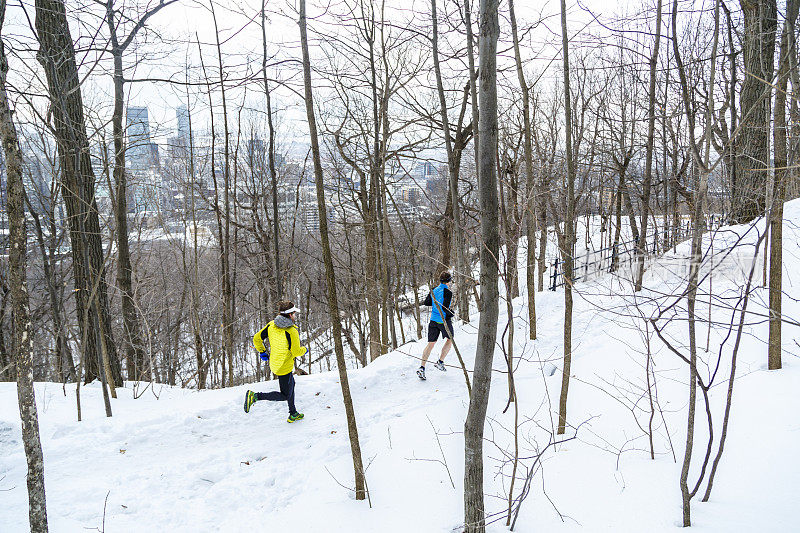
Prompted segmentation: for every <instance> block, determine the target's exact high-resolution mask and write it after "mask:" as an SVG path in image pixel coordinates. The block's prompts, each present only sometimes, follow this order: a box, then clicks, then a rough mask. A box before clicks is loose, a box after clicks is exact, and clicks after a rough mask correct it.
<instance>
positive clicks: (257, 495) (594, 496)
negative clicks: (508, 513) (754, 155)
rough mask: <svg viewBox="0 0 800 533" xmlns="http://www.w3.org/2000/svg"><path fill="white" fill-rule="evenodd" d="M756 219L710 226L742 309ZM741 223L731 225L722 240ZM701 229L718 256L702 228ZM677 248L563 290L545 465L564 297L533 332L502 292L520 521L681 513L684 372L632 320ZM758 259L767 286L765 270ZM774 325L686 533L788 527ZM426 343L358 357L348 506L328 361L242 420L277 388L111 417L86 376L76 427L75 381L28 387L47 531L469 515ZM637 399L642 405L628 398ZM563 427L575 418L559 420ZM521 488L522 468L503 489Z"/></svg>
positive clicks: (3, 461)
mask: <svg viewBox="0 0 800 533" xmlns="http://www.w3.org/2000/svg"><path fill="white" fill-rule="evenodd" d="M785 216H786V222H787V224H786V230H785V235H784V239H785V244H784V263H785V265H784V290H785V292H786V296H785V297H784V313H785V315H786V316H787V317H790V318H793V319H795V320H796V319H797V318H798V317H800V304H798V301H797V300H798V297H800V291H799V290H798V288H797V286H796V283H797V281H796V280H795V279H794V277H795V273H796V272H800V229H798V226H800V202H792V203H790V204H787V206H786V213H785ZM762 226H763V225H762ZM756 234H757V232H756V231H755V230H752V231H749V232H747V228H746V227H735V228H726V229H725V230H723V231H720V232H717V234H716V236H715V238H714V239H713V242H714V244H713V258H714V265H715V270H714V273H713V276H710V277H707V278H706V282H705V284H704V286H703V287H701V292H703V291H704V290H707V288H708V283H709V281H710V282H711V283H713V292H714V294H716V295H719V296H720V302H728V303H729V304H730V305H734V304H735V301H736V300H735V296H736V295H738V294H739V293H740V292H741V286H742V285H743V283H744V281H745V279H746V275H745V274H746V271H747V270H748V269H749V264H750V261H751V259H752V255H753V246H752V244H753V243H754V242H755V241H756V238H757V236H756ZM737 235H744V237H743V239H742V241H741V242H740V243H739V246H737V247H736V248H735V250H733V252H732V253H729V252H731V248H730V247H731V246H732V245H733V244H734V243H735V242H736V241H738V240H739V239H738V237H737ZM707 244H708V246H709V250H710V246H711V239H710V238H709V239H708V242H707ZM520 253H521V254H522V253H524V249H522V250H520ZM687 253H688V248H687V245H686V244H684V245H681V246H680V247H678V249H677V250H676V251H675V252H674V254H671V255H670V256H668V257H664V258H662V259H661V260H660V261H659V262H656V263H654V264H652V265H651V269H650V271H649V272H648V274H647V276H646V278H645V285H646V288H645V290H644V291H642V292H641V293H639V294H638V295H636V296H635V297H634V295H633V293H632V292H631V290H630V286H629V283H627V282H625V281H624V280H622V279H620V278H615V277H611V276H604V277H601V278H599V279H597V280H595V281H592V282H589V283H586V284H581V285H578V286H577V289H578V292H579V294H578V296H577V299H576V306H575V315H574V335H573V338H574V357H573V361H572V372H571V374H572V380H571V383H570V389H569V404H568V405H569V410H568V421H569V423H570V424H571V425H572V426H573V427H575V426H578V425H580V428H579V430H578V432H577V438H576V439H574V440H571V441H569V442H566V443H563V444H560V445H558V446H556V447H551V448H549V449H546V450H544V453H543V455H542V461H541V463H539V464H538V465H534V461H533V459H530V457H531V456H533V455H535V454H536V453H538V452H537V450H538V451H541V450H543V449H544V448H545V446H546V445H547V442H548V439H549V437H550V433H551V432H552V428H553V427H554V425H555V424H556V423H557V415H556V412H557V408H558V394H559V391H560V387H561V372H560V371H558V368H560V364H561V362H560V360H561V355H562V337H563V332H562V327H563V294H562V292H561V291H560V290H559V291H558V292H550V291H545V292H543V293H538V294H537V298H536V305H537V314H538V339H537V340H536V341H530V340H527V337H528V335H527V325H526V317H527V308H526V304H525V300H526V298H525V296H524V294H523V296H522V297H520V298H517V299H515V300H514V302H513V309H514V312H513V317H514V322H515V326H516V327H515V347H514V358H515V359H514V360H515V365H516V372H515V380H516V389H517V396H518V407H519V417H518V420H519V422H520V428H519V446H520V456H521V457H523V459H522V461H521V464H520V468H519V470H518V476H524V475H525V472H526V469H527V468H530V467H532V466H537V471H536V474H535V475H534V476H533V478H532V480H533V482H532V484H531V489H530V493H529V495H528V497H527V499H526V500H525V502H524V503H523V504H522V509H521V512H520V515H519V518H518V520H517V522H516V528H515V530H516V531H523V532H524V531H615V532H637V533H638V532H645V531H646V532H659V531H673V530H675V529H676V528H679V527H680V519H681V498H680V491H679V485H678V482H679V475H680V462H681V460H682V457H683V451H684V447H685V442H686V411H687V385H686V382H687V379H688V369H687V368H686V365H685V364H684V363H682V362H681V361H680V359H679V358H678V357H677V356H675V355H674V354H672V353H670V352H669V351H668V350H667V349H666V348H665V346H664V345H663V343H661V342H660V341H659V340H658V338H657V337H655V336H654V335H653V330H652V327H651V326H648V327H647V328H645V321H644V320H642V318H638V319H637V318H635V316H639V313H640V312H641V314H642V316H645V317H649V316H652V315H653V313H654V312H655V311H654V310H655V308H656V306H657V305H660V306H661V307H662V308H664V307H665V306H666V305H668V304H669V303H672V302H673V301H674V297H673V296H672V293H673V292H675V291H676V290H680V287H681V286H682V282H681V280H682V276H685V269H684V267H685V265H684V263H683V262H682V258H683V257H685V256H686V255H687ZM710 257H711V256H710ZM523 264H524V263H523ZM707 264H709V265H710V259H709V261H708V262H707ZM757 268H758V269H757V271H756V281H757V282H760V278H761V273H760V272H761V270H760V268H761V267H760V266H758V267H757ZM707 270H708V269H707V268H706V270H705V272H707ZM521 279H524V274H523V275H522V276H521ZM766 294H767V293H766V291H765V290H764V289H757V290H756V292H755V293H754V296H753V298H752V300H751V302H750V307H749V310H751V311H754V312H756V313H763V312H764V304H765V302H766V298H767V296H766ZM500 310H501V315H500V328H499V330H500V332H501V333H502V331H503V328H504V327H505V325H506V322H507V319H508V317H507V313H506V306H505V302H501V305H500ZM704 313H706V314H707V313H708V309H707V307H706V306H705V305H702V304H701V305H699V306H698V314H699V315H700V316H705V315H704ZM713 313H714V314H713V319H714V321H715V322H718V323H719V326H718V327H717V328H714V329H713V330H712V331H711V332H710V333H709V332H708V328H707V326H706V325H705V324H702V325H700V326H699V328H698V337H699V339H700V340H699V344H700V357H701V360H702V364H701V366H700V368H701V374H702V375H703V376H704V379H705V376H707V375H708V374H709V373H710V372H713V371H714V369H715V367H716V362H717V355H718V353H719V345H720V342H722V341H723V340H724V339H725V334H726V333H727V329H728V328H727V327H725V325H726V324H728V323H729V322H730V321H731V312H730V311H725V310H724V309H716V310H715V311H714V312H713ZM666 316H668V315H664V317H665V318H664V319H663V320H661V321H659V322H657V323H658V324H659V326H665V330H664V331H665V334H666V335H668V336H669V337H668V338H670V339H671V340H672V342H674V344H675V345H676V346H678V347H679V349H680V348H683V346H684V344H685V342H686V333H685V331H686V322H685V321H681V322H673V323H670V324H669V325H667V323H666ZM679 316H685V313H684V314H682V315H679ZM753 321H754V322H757V320H756V319H755V318H754V319H753ZM758 322H763V321H758ZM477 323H478V315H477V314H476V315H474V316H473V318H472V321H471V323H470V324H458V325H457V330H458V331H457V334H456V341H457V343H458V347H459V349H460V351H461V353H462V354H463V355H464V358H465V360H466V363H467V367H468V368H471V367H472V363H473V360H474V351H475V341H476V328H477ZM766 332H767V326H766V324H765V323H754V324H753V325H751V326H749V327H748V328H747V330H746V335H744V336H743V338H742V346H741V348H740V351H739V361H738V371H737V376H738V378H737V381H736V386H735V390H734V396H733V409H732V414H731V423H730V428H729V431H728V440H727V443H726V447H725V454H724V455H723V458H722V461H721V463H720V466H719V470H718V472H717V476H716V479H715V484H714V491H713V493H712V495H711V499H710V501H709V502H708V503H701V502H700V501H699V500H700V498H701V497H702V494H703V492H704V490H705V484H703V485H702V486H701V488H700V491H699V493H698V495H697V496H696V497H695V499H694V501H693V506H692V519H693V526H694V529H695V530H697V531H703V532H711V531H718V532H723V531H724V532H731V531H743V532H750V531H753V532H766V531H775V532H785V531H798V530H800V506H798V501H800V489H798V480H800V458H799V457H798V452H800V418H798V416H797V410H798V406H800V361H798V352H799V351H800V348H798V344H797V342H798V339H800V328H798V327H794V326H791V325H788V324H787V325H785V326H784V337H783V342H784V349H785V351H784V358H783V364H784V368H783V370H781V371H777V372H768V371H766V370H765V369H766V346H765V341H766ZM648 339H649V344H650V347H651V351H652V356H653V366H654V369H655V379H656V386H657V398H656V399H657V404H656V409H655V415H654V421H653V429H654V431H653V441H654V448H655V453H656V458H655V460H651V459H650V452H649V439H648V438H647V436H646V435H645V433H644V431H643V430H642V429H641V428H640V425H641V426H643V427H644V428H647V427H648V420H649V414H650V409H649V403H648V399H647V396H646V394H644V393H643V391H644V384H645V380H646V374H645V353H646V346H647V340H648ZM706 342H708V346H709V350H708V351H706V350H705V348H706ZM423 346H424V342H415V343H409V344H406V345H404V346H402V347H401V348H400V349H399V350H397V351H395V352H392V353H390V354H388V355H385V356H383V357H381V358H380V359H379V360H377V361H376V362H374V363H372V364H370V365H369V366H368V367H366V368H363V369H358V370H353V371H351V372H350V385H351V389H352V392H353V398H354V401H355V409H356V415H357V418H358V426H359V431H360V437H361V447H362V453H363V457H364V463H365V465H368V469H367V481H368V485H369V490H370V499H371V508H370V505H369V504H368V503H367V502H358V501H355V499H354V498H353V494H352V492H351V491H349V490H348V489H347V488H345V487H347V486H350V485H352V461H351V458H350V448H349V444H348V438H347V428H346V425H345V417H344V409H343V406H342V401H341V393H340V389H339V384H338V374H336V373H321V374H314V375H310V376H298V378H297V403H298V407H299V408H300V410H301V411H303V412H304V413H305V415H306V418H305V420H303V421H302V422H300V423H295V424H287V423H286V414H287V413H286V407H285V404H277V403H270V402H260V403H257V404H256V405H255V406H254V407H253V409H252V410H251V412H250V414H245V413H244V412H243V411H242V405H241V404H242V398H243V394H244V391H245V390H247V388H251V389H254V390H259V391H267V390H272V389H275V388H277V382H264V383H257V384H253V385H249V386H247V387H244V386H243V387H237V388H232V389H224V390H213V391H192V390H180V389H175V388H169V387H165V386H159V385H157V386H155V387H154V388H153V389H148V390H147V391H146V392H145V393H144V394H143V395H142V396H141V397H140V398H138V399H133V397H132V396H133V389H132V388H131V387H126V388H124V389H119V390H118V393H119V398H118V399H117V400H114V401H113V402H112V404H113V408H114V417H113V418H110V419H107V418H106V417H105V416H104V412H103V402H102V398H101V395H100V389H99V388H98V387H96V386H90V387H86V388H83V389H82V392H81V397H82V403H83V414H84V421H83V422H76V414H75V389H74V386H69V387H68V388H67V389H66V395H65V394H64V390H63V389H62V387H61V386H60V385H58V384H52V383H41V384H37V387H36V392H37V404H38V408H39V417H40V426H41V433H42V441H43V448H44V457H45V475H46V488H47V498H48V514H49V519H50V524H51V530H52V531H58V532H61V531H76V532H77V531H86V530H87V529H93V528H99V529H100V530H103V531H107V532H117V531H148V532H149V531H192V532H196V531H246V530H248V529H257V530H267V531H302V532H305V531H314V532H317V531H325V532H327V531H347V532H356V533H360V532H374V531H381V532H392V531H398V532H400V531H402V532H404V533H405V532H407V531H419V532H427V531H433V532H435V531H452V530H457V529H458V528H459V525H460V524H461V520H462V516H463V511H462V508H463V504H462V478H463V462H464V458H463V436H462V433H461V431H462V428H463V423H464V417H465V413H466V409H467V392H466V387H465V385H464V377H463V374H462V372H461V370H460V368H458V367H457V366H455V365H457V364H458V362H457V359H456V357H455V353H451V355H450V356H449V357H448V360H447V362H448V363H449V364H450V365H453V366H451V367H450V368H449V369H448V371H447V372H446V373H441V372H439V371H437V370H435V369H434V368H433V367H432V366H429V367H428V380H427V381H426V382H420V381H419V380H418V379H417V377H416V376H415V375H414V370H415V369H416V367H417V365H418V363H417V361H416V359H415V358H416V357H418V356H419V354H420V353H421V351H422V348H423ZM732 346H733V338H728V339H727V341H726V343H725V348H724V349H723V350H722V354H723V357H722V358H721V363H720V366H719V370H718V373H717V377H716V380H715V384H716V385H715V386H714V387H712V388H711V391H710V395H711V408H712V410H713V412H714V417H715V418H714V423H715V426H714V432H715V436H717V435H719V431H720V428H721V420H722V413H723V409H724V401H725V395H726V392H727V385H726V381H725V379H726V377H727V375H728V372H729V365H728V361H729V354H730V350H731V348H732ZM436 354H438V348H437V351H435V352H434V354H433V355H434V356H435V355H436ZM432 359H434V360H435V357H432ZM494 368H495V370H496V372H495V373H494V379H493V383H492V390H491V399H490V404H489V409H488V420H487V427H486V443H485V455H486V463H485V490H486V493H487V497H486V505H487V511H488V512H489V513H491V514H494V513H502V512H503V510H504V509H505V508H507V502H506V501H505V498H506V497H507V493H508V489H509V480H510V477H509V476H510V475H511V464H510V463H509V462H508V461H507V458H508V454H512V456H513V453H514V447H513V442H514V438H513V437H514V436H513V430H514V407H513V405H512V407H510V408H509V409H508V411H507V412H505V413H503V410H504V408H505V407H506V403H507V398H508V385H507V374H506V373H505V369H506V362H505V360H504V357H503V352H502V351H501V350H500V349H499V348H498V350H497V352H496V354H495V362H494ZM654 390H656V389H654ZM140 392H141V391H140ZM633 404H636V405H637V406H638V407H634V408H633V409H630V408H629V405H633ZM16 405H17V404H16V389H15V386H14V384H8V383H2V384H0V531H3V532H17V531H25V530H26V529H27V494H26V489H25V459H24V454H23V449H22V444H21V435H20V425H19V417H18V412H17V407H16ZM634 415H635V416H634ZM581 424H582V425H581ZM704 428H705V418H704V407H703V403H702V399H700V397H699V396H698V413H697V433H696V436H695V439H696V445H695V453H694V460H695V462H694V464H693V469H692V472H691V476H690V479H691V483H692V485H693V484H694V480H695V479H696V478H697V475H698V472H699V465H700V461H701V460H702V458H703V455H704V453H705V448H706V439H707V434H706V432H705V429H704ZM574 434H575V430H574V429H572V428H571V429H569V430H568V432H567V436H572V435H574ZM437 437H438V438H437ZM440 445H441V448H440ZM673 450H674V453H673ZM714 453H716V447H715V448H714ZM673 455H674V457H675V458H677V461H676V460H675V459H674V457H673ZM539 467H540V468H539ZM451 480H452V484H451ZM522 486H523V481H522V480H521V479H518V480H517V482H516V484H515V494H518V493H519V490H520V489H521V487H522ZM497 518H503V517H502V516H501V515H498V516H497ZM504 524H505V520H504V519H502V520H499V521H497V522H494V523H492V524H491V525H490V526H489V530H490V531H495V532H497V531H506V530H507V529H508V528H506V527H505V525H504Z"/></svg>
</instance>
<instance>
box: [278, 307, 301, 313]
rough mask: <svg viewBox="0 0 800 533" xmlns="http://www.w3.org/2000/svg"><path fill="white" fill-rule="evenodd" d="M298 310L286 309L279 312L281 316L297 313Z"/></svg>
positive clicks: (295, 308) (293, 308)
mask: <svg viewBox="0 0 800 533" xmlns="http://www.w3.org/2000/svg"><path fill="white" fill-rule="evenodd" d="M299 312H300V309H298V308H297V307H292V308H291V309H287V310H286V311H281V314H282V315H291V314H292V313H299Z"/></svg>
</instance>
